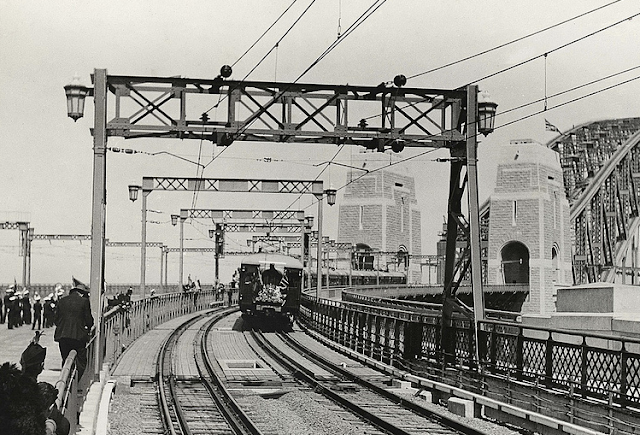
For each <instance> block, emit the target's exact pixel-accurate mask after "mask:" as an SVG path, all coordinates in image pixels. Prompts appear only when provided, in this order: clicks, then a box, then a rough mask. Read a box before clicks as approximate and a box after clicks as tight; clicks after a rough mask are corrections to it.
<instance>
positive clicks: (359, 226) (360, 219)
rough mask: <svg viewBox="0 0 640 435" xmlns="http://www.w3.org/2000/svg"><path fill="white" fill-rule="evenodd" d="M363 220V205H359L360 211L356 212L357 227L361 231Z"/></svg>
mask: <svg viewBox="0 0 640 435" xmlns="http://www.w3.org/2000/svg"><path fill="white" fill-rule="evenodd" d="M363 221H364V205H361V206H360V213H359V214H358V228H359V229H360V231H362V223H363Z"/></svg>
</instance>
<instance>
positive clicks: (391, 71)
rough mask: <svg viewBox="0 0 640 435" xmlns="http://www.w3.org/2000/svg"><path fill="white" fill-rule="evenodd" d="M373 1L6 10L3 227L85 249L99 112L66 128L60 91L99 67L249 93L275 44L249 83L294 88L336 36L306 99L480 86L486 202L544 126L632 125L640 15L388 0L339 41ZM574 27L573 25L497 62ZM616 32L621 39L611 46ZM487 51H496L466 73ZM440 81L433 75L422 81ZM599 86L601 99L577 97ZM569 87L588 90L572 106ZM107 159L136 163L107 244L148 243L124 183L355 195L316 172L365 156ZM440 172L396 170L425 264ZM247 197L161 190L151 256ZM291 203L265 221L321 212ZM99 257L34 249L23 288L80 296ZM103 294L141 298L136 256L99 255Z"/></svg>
mask: <svg viewBox="0 0 640 435" xmlns="http://www.w3.org/2000/svg"><path fill="white" fill-rule="evenodd" d="M292 3H293V6H291V8H290V10H289V11H288V12H287V13H286V14H285V15H284V16H283V17H282V19H281V20H280V21H279V22H278V23H277V24H276V25H275V26H273V28H272V29H271V30H270V31H269V32H268V33H267V34H266V35H265V36H264V37H263V38H262V39H260V41H259V42H258V43H257V44H256V45H255V46H254V47H253V48H252V49H251V50H250V51H249V52H248V53H247V54H246V55H244V56H243V53H245V51H246V50H247V49H248V48H249V47H251V45H252V44H254V43H255V42H256V41H257V40H258V38H259V37H260V35H261V34H262V33H263V32H264V31H265V30H267V29H268V28H269V26H271V25H272V24H273V23H274V21H275V20H276V19H277V18H278V16H279V15H280V14H281V13H282V12H283V11H284V10H285V9H286V8H287V7H289V5H291V4H292ZM374 3H376V2H375V1H374V0H349V1H341V0H316V1H312V0H306V1H303V0H297V1H295V2H294V1H293V0H284V1H281V0H270V1H267V0H263V1H246V0H244V1H243V0H235V1H233V2H229V1H226V2H223V1H214V0H192V1H181V2H177V1H164V0H160V1H159V0H154V1H140V0H139V1H136V2H130V1H122V0H110V1H109V2H81V1H70V0H59V1H56V2H41V1H37V2H36V1H31V0H9V1H8V0H0V156H1V157H0V191H1V192H2V203H1V205H0V221H16V220H22V221H25V220H26V221H28V222H30V226H31V227H32V228H34V232H35V233H36V234H89V233H90V231H91V192H92V164H93V154H92V136H91V134H90V128H91V127H92V125H93V107H92V106H93V102H92V100H91V99H88V100H87V106H86V109H85V116H84V118H81V119H80V120H78V121H77V122H74V121H73V120H72V119H70V118H68V117H67V114H66V102H65V96H64V89H63V87H64V85H66V84H68V83H69V82H70V81H71V79H72V78H73V76H74V75H75V74H77V75H78V76H79V77H80V79H81V81H82V82H83V83H84V84H85V85H90V83H91V82H90V74H91V73H93V71H94V69H95V68H106V69H107V71H108V74H114V75H131V76H133V75H141V76H158V77H165V76H183V77H190V78H214V77H215V76H217V75H218V73H219V70H220V67H222V66H223V65H225V64H229V65H234V66H233V71H234V72H233V75H232V76H231V79H237V80H240V79H243V78H244V77H245V76H246V75H247V74H249V73H250V72H251V71H252V69H253V68H254V67H255V66H256V65H258V63H260V61H261V59H262V58H263V57H265V55H266V54H267V53H268V52H269V51H270V50H272V48H273V47H274V45H275V43H276V41H278V40H279V39H281V41H280V42H279V43H278V47H277V49H274V50H272V51H271V53H270V54H269V55H268V56H266V57H265V58H264V60H263V61H262V62H261V63H260V64H259V66H258V67H257V68H255V70H253V71H252V72H251V73H250V75H249V76H248V78H249V79H250V80H258V81H282V82H291V81H294V80H295V79H296V78H298V76H299V75H300V74H301V73H302V72H303V71H305V70H306V69H307V68H308V67H309V66H310V65H311V64H312V63H313V62H314V60H316V58H317V57H318V56H319V55H320V54H321V53H322V52H323V51H324V50H325V49H326V48H327V47H329V46H330V45H331V44H332V43H333V42H334V41H335V40H336V38H338V34H339V32H340V34H341V35H342V36H340V38H341V39H342V40H341V42H340V44H339V45H338V46H337V47H336V48H335V49H334V50H333V51H331V52H330V53H329V54H328V55H327V56H326V57H325V58H324V59H322V60H321V61H320V62H319V63H318V64H317V65H315V66H314V67H313V68H312V69H311V70H309V72H308V73H306V74H305V75H304V76H303V77H302V78H301V79H300V80H299V82H300V83H321V84H335V85H340V84H354V85H377V84H379V83H381V82H388V81H391V80H393V77H394V76H396V75H397V74H404V75H405V76H407V77H408V78H409V81H408V83H407V86H411V87H424V88H439V89H455V88H457V87H459V86H462V85H465V84H468V83H476V84H478V85H479V87H480V89H481V90H483V91H487V92H488V93H489V94H490V95H491V98H492V99H493V100H494V101H495V102H497V103H498V116H497V118H496V127H497V128H496V130H495V131H494V132H493V133H492V134H491V135H489V136H487V137H486V138H482V139H481V141H480V144H479V149H478V157H479V158H478V173H479V175H478V176H479V184H480V200H481V201H483V200H484V199H486V198H487V197H488V196H489V195H490V194H491V192H492V189H493V184H494V183H495V174H496V162H495V159H494V158H493V157H494V156H495V154H496V150H497V149H499V147H500V146H504V145H505V144H508V143H509V141H510V140H513V139H533V140H534V141H537V142H539V143H542V144H545V143H547V142H548V141H550V140H552V139H553V138H554V137H555V134H554V133H552V132H549V131H546V130H545V122H544V121H545V119H547V120H548V121H549V122H551V123H552V124H553V125H555V126H556V127H558V128H559V129H560V130H561V131H566V130H568V129H570V128H572V127H573V126H577V125H580V124H583V123H585V122H589V121H595V120H602V119H612V118H621V117H637V116H640V105H639V104H638V95H640V80H634V79H635V78H636V77H638V76H639V75H640V69H635V70H632V71H629V72H626V73H623V74H619V73H621V72H623V71H625V70H627V69H630V68H637V67H638V66H640V51H638V50H637V41H638V40H639V39H640V16H639V17H635V18H634V19H631V20H626V21H623V22H622V23H620V24H615V23H617V22H619V21H622V20H625V19H626V18H629V17H632V16H634V15H635V14H638V13H639V12H640V8H638V3H637V2H636V1H635V0H619V1H613V0H610V1H607V0H600V1H596V0H553V1H551V0H548V1H547V0H538V1H535V2H532V1H530V0H510V1H505V0H485V1H483V2H472V1H462V0H448V1H444V0H441V1H435V0H432V1H406V0H405V1H400V0H387V1H380V0H378V2H377V4H380V5H381V6H380V7H379V8H378V9H377V10H376V11H375V12H374V13H373V14H372V15H371V16H370V17H368V18H367V19H366V20H365V21H364V22H363V23H362V24H361V25H360V26H358V27H357V28H356V29H355V30H354V31H353V32H352V33H348V34H346V33H345V32H346V31H347V29H349V27H350V26H351V25H352V24H354V23H355V22H356V21H357V19H358V17H360V16H361V15H362V14H363V13H364V12H365V11H366V10H367V8H369V7H370V6H371V5H372V4H374ZM605 5H607V6H606V7H602V6H605ZM307 7H308V11H307V12H306V13H305V14H304V15H302V18H300V20H299V21H298V22H297V23H296V24H295V26H293V27H292V29H291V30H290V31H289V32H288V33H287V34H286V36H284V37H283V35H285V32H287V29H289V28H290V27H291V26H292V24H293V23H294V21H295V20H296V19H297V18H298V17H299V16H300V15H301V14H302V13H303V11H304V10H305V9H306V8H307ZM599 7H602V8H601V9H600V10H598V11H595V12H592V13H589V14H587V15H585V16H582V17H579V18H575V19H573V20H570V19H572V18H574V17H577V16H579V15H581V14H584V13H586V12H589V11H592V10H594V9H596V8H599ZM565 20H570V21H569V22H567V23H565V24H562V25H559V26H557V27H555V28H553V29H550V30H547V31H543V32H541V33H539V34H537V35H534V36H531V37H527V38H524V39H522V40H520V41H518V42H514V43H512V44H508V45H506V46H504V47H502V48H499V49H496V50H491V49H493V48H496V47H499V46H501V45H503V44H506V43H508V42H510V41H514V40H517V39H519V38H522V37H524V36H526V35H529V34H532V33H534V32H538V31H540V30H542V29H545V28H547V27H549V26H553V25H556V24H558V23H561V22H563V21H565ZM614 24H615V25H614ZM607 26H612V27H611V28H609V29H606V30H602V29H604V28H606V27H607ZM594 32H597V33H595V34H594V35H592V36H587V35H590V34H592V33H594ZM581 38H582V39H581ZM563 46H564V47H563ZM487 50H491V51H490V52H488V53H486V54H483V55H480V56H477V57H473V58H472V59H470V60H468V61H465V62H456V61H459V60H460V59H464V58H466V57H469V56H474V55H476V54H479V53H482V52H485V51H487ZM545 53H547V55H546V56H544V54H545ZM454 62H455V64H454V65H452V66H449V67H446V68H440V67H443V66H445V65H447V64H449V63H454ZM521 63H523V64H522V65H519V64H521ZM437 68H440V69H437ZM433 69H437V70H436V71H433V72H428V71H430V70H433ZM503 70H506V71H504V72H500V71H503ZM498 72H500V73H498ZM614 74H615V76H613V77H611V78H609V79H606V80H602V79H604V78H606V77H609V76H611V75H614ZM487 76H491V77H487ZM485 77H487V78H485ZM627 80H629V82H628V83H623V82H625V81H627ZM593 81H597V83H594V84H592V85H589V86H585V87H582V85H584V84H587V83H590V82H593ZM576 87H580V88H579V89H576V90H574V91H570V92H567V91H569V90H571V89H573V88H576ZM608 87H610V89H608V90H605V91H602V92H598V91H600V90H602V89H604V88H608ZM591 93H594V94H593V95H591V96H588V94H591ZM556 94H561V95H559V96H556ZM545 97H546V98H547V110H546V111H544V100H545ZM532 103H533V104H532ZM523 105H526V106H525V107H522V108H521V109H517V110H513V109H515V108H517V107H520V106H523ZM108 146H110V147H120V148H130V149H135V150H137V151H141V152H140V153H137V154H122V153H120V154H116V153H108V154H107V217H106V222H107V223H106V234H107V238H108V239H109V240H112V241H139V240H140V232H141V225H140V224H141V202H140V201H138V202H135V203H132V202H131V201H129V199H128V193H127V185H129V184H140V183H141V181H142V177H146V176H162V177H170V176H177V177H196V176H204V177H209V178H215V177H238V178H269V177H277V178H290V179H310V178H315V177H318V176H319V177H320V179H322V180H323V181H324V182H325V183H327V184H331V185H333V186H334V187H336V188H338V189H339V188H340V187H342V186H343V185H344V184H345V183H346V171H347V169H346V168H344V167H343V166H339V165H330V166H329V167H328V168H327V165H326V164H323V162H327V161H330V160H331V159H332V158H334V159H335V160H334V161H335V162H338V163H342V164H347V165H348V164H349V163H350V162H351V161H352V160H353V159H354V156H355V155H357V154H359V153H360V152H361V151H362V150H361V149H358V148H357V147H354V146H349V147H344V148H343V149H341V150H338V148H337V147H336V146H334V145H313V146H309V145H304V146H303V145H299V144H280V143H273V144H271V143H250V142H237V143H234V144H233V145H232V146H230V147H229V148H228V149H223V148H221V147H216V146H214V145H213V144H212V143H210V142H200V141H197V140H185V141H180V140H169V139H154V140H151V139H135V140H124V139H122V138H118V137H111V138H109V141H108ZM338 151H339V152H338ZM422 151H423V150H418V149H405V151H403V152H402V153H401V154H398V155H397V156H395V157H399V158H400V159H404V158H408V157H411V156H413V155H416V154H418V153H419V152H422ZM159 152H166V153H164V154H157V153H159ZM167 153H170V154H167ZM336 153H337V155H336ZM153 154H155V155H153ZM176 156H179V157H176ZM334 156H335V157H334ZM447 156H448V152H447V151H446V150H443V149H441V150H436V151H434V152H432V153H429V154H426V155H424V156H421V157H417V158H414V159H412V160H409V161H407V162H406V163H403V164H401V165H400V166H399V167H400V168H402V170H404V171H406V172H407V173H409V174H411V175H413V176H414V177H415V180H416V186H417V188H418V205H419V206H420V208H421V211H422V239H423V240H422V245H423V253H427V254H430V253H435V249H436V242H437V240H438V235H437V233H438V231H440V230H441V228H442V222H443V219H444V215H445V213H446V202H447V184H448V172H449V171H448V169H449V166H448V164H447V163H440V162H437V161H435V159H436V158H437V157H447ZM214 157H215V159H214ZM198 161H200V162H201V164H206V165H207V166H206V169H205V170H204V172H203V171H199V170H198V168H199V166H198V165H196V164H195V163H193V162H198ZM341 192H342V191H341V190H339V194H338V202H339V201H340V195H341ZM240 196H242V197H240ZM240 196H239V195H232V194H224V193H217V194H212V193H206V192H200V193H198V194H197V195H194V194H193V192H188V193H184V194H183V193H176V192H153V193H152V194H151V195H149V197H148V203H147V206H148V208H149V209H150V210H152V211H151V212H150V213H149V214H148V216H147V221H148V224H147V240H148V241H157V242H163V243H164V244H165V245H167V246H170V247H178V246H179V231H178V227H173V226H171V224H170V215H171V214H176V213H178V211H179V210H180V209H181V208H230V209H237V208H254V207H255V208H264V202H265V201H264V198H256V197H255V195H254V196H253V197H251V196H250V195H240ZM282 196H283V197H282V198H277V199H269V201H270V204H269V205H270V206H273V208H276V209H279V208H293V209H305V210H306V211H307V212H309V213H311V214H315V213H316V206H315V205H313V201H312V199H311V198H305V197H302V198H299V199H297V198H296V197H295V196H288V195H282ZM324 210H325V227H324V230H323V231H324V233H325V235H328V236H329V237H330V238H332V239H335V238H336V236H337V221H338V214H337V212H338V207H332V208H330V207H325V209H324ZM211 227H212V224H211V222H202V221H194V222H190V223H188V224H186V225H185V246H187V247H213V243H212V241H211V240H210V239H209V237H208V229H209V228H211ZM252 235H253V234H244V235H242V236H240V235H237V236H235V235H234V236H230V235H228V237H227V238H226V242H227V247H226V248H227V249H229V250H240V249H242V248H243V247H244V248H246V239H247V238H250V237H251V236H252ZM18 245H19V243H18V231H16V230H4V231H0V265H1V266H0V283H8V282H13V280H14V278H15V279H16V280H17V281H18V282H20V281H21V277H22V258H21V257H19V247H18ZM89 247H90V243H89V242H86V241H85V242H78V241H65V242H59V241H53V242H48V241H34V242H33V244H32V259H31V263H32V267H31V282H32V283H53V282H62V283H69V282H70V281H71V276H72V275H73V276H75V277H76V278H78V279H80V280H83V281H85V282H88V281H89ZM177 258H178V254H177V253H175V254H170V256H169V270H168V277H169V282H177V279H178V263H177ZM147 259H148V261H147V278H146V281H147V283H148V285H152V284H153V283H157V282H158V281H159V277H160V251H159V249H158V248H149V249H148V250H147ZM238 261H239V260H238V257H227V258H224V259H222V260H221V272H220V274H221V279H222V280H223V281H228V280H230V278H231V274H232V272H233V269H234V268H235V267H237V263H238ZM188 274H190V275H192V277H194V278H198V279H200V280H201V281H202V282H203V283H205V282H211V281H212V280H213V258H212V254H211V253H193V254H186V256H185V276H187V275H188ZM105 279H106V281H107V283H136V282H139V279H140V251H139V248H107V254H106V271H105Z"/></svg>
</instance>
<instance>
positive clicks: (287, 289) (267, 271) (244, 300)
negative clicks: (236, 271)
mask: <svg viewBox="0 0 640 435" xmlns="http://www.w3.org/2000/svg"><path fill="white" fill-rule="evenodd" d="M302 277H303V267H302V263H301V262H300V261H298V260H297V259H295V258H293V257H289V256H287V255H282V254H275V253H268V252H261V253H257V254H251V255H248V256H246V257H244V258H243V259H242V262H241V264H240V282H239V285H240V300H239V304H240V310H241V311H242V312H243V313H244V314H247V315H251V316H276V317H282V318H287V317H288V318H289V319H291V320H292V319H293V318H295V317H296V316H297V315H298V311H299V310H300V294H301V292H302V282H303V281H302Z"/></svg>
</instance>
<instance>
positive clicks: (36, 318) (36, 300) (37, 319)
mask: <svg viewBox="0 0 640 435" xmlns="http://www.w3.org/2000/svg"><path fill="white" fill-rule="evenodd" d="M36 324H37V325H38V331H39V330H40V329H42V304H41V303H40V295H39V294H38V293H36V294H35V296H34V297H33V324H32V326H31V329H36Z"/></svg>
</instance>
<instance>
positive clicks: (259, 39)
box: [231, 0, 620, 67]
mask: <svg viewBox="0 0 640 435" xmlns="http://www.w3.org/2000/svg"><path fill="white" fill-rule="evenodd" d="M297 1H298V0H293V1H292V2H291V4H290V5H289V6H288V7H287V8H286V9H285V10H284V11H283V12H282V13H281V14H280V15H279V16H278V18H276V20H275V21H274V22H273V23H271V25H270V26H269V27H268V28H267V30H265V31H264V32H263V33H262V35H260V36H259V37H258V39H256V40H255V42H254V43H253V44H251V46H250V47H249V48H247V50H246V51H245V52H244V53H242V54H241V55H240V57H239V58H238V59H237V60H236V61H235V62H233V63H232V64H231V67H234V66H236V64H237V63H238V62H240V61H241V60H242V58H244V57H245V56H246V55H247V53H249V51H251V49H252V48H253V47H255V46H256V45H257V44H258V43H259V42H260V41H261V40H262V38H264V36H265V35H266V34H267V33H268V32H269V30H271V29H273V27H274V26H275V25H276V24H277V23H278V21H280V19H281V18H282V17H283V16H284V15H285V14H286V13H287V12H288V11H289V9H291V7H292V6H293V5H294V4H295V3H296V2H297ZM618 1H620V0H618Z"/></svg>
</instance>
